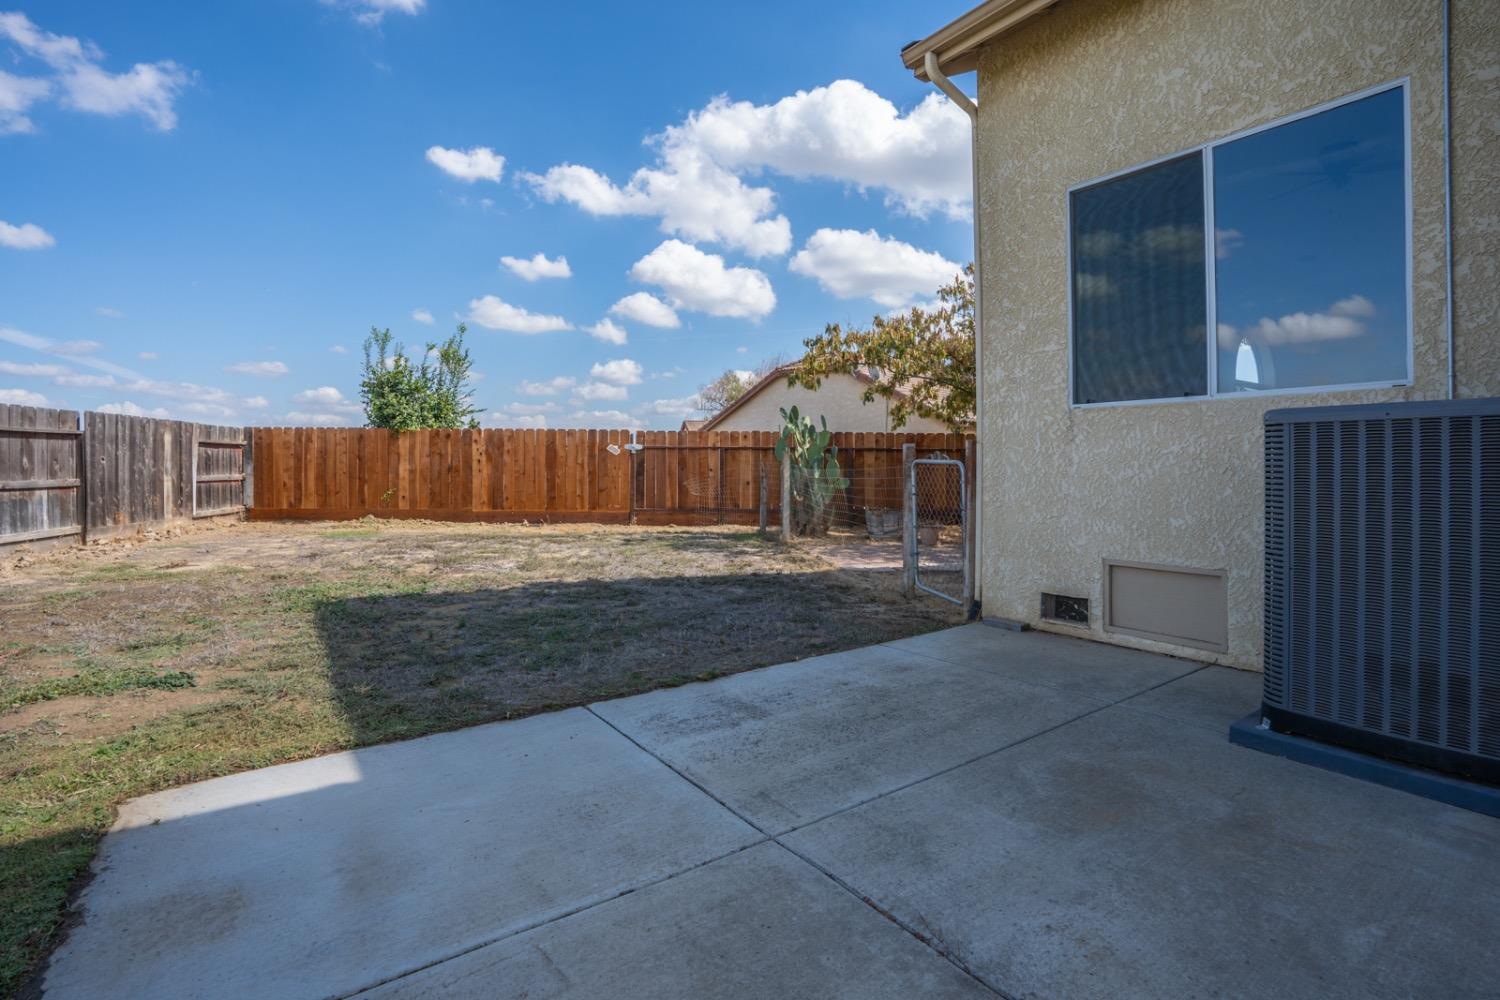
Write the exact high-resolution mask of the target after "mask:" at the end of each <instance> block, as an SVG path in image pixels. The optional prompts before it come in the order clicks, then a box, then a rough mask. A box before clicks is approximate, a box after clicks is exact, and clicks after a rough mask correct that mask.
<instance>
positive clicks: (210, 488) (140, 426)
mask: <svg viewBox="0 0 1500 1000" xmlns="http://www.w3.org/2000/svg"><path fill="white" fill-rule="evenodd" d="M248 437H249V435H248V434H247V433H246V432H245V430H244V428H242V427H224V426H220V425H215V424H192V423H186V422H184V421H180V420H157V419H153V418H150V417H132V416H126V415H124V414H118V413H86V414H84V415H83V420H82V427H81V429H80V426H79V414H78V413H77V411H74V410H49V409H41V408H38V407H27V406H13V405H5V406H0V545H3V544H8V543H13V542H21V541H35V540H38V539H41V538H52V537H58V536H61V535H65V534H70V533H72V534H78V533H83V534H85V535H86V536H90V537H92V536H97V535H109V534H114V533H119V532H134V531H137V530H139V529H141V528H144V527H148V526H151V525H155V524H162V523H166V522H170V521H174V520H178V519H188V518H192V517H195V516H197V517H203V516H208V515H213V514H225V513H235V512H238V511H240V510H242V509H243V507H244V498H245V491H244V479H245V475H246V471H247V470H246V454H247V444H248V442H247V439H248ZM200 477H201V478H200Z"/></svg>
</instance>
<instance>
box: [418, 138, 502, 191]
mask: <svg viewBox="0 0 1500 1000" xmlns="http://www.w3.org/2000/svg"><path fill="white" fill-rule="evenodd" d="M427 160H428V162H429V163H431V164H433V165H434V166H436V167H437V168H438V169H439V170H441V171H443V173H445V174H449V175H450V176H453V177H457V178H458V179H459V180H461V181H467V182H468V183H470V184H472V183H474V182H475V181H498V180H499V179H500V175H501V174H502V173H503V172H504V171H505V157H503V156H500V155H498V154H497V153H496V152H495V151H494V150H493V149H490V148H489V147H488V146H475V147H473V148H472V149H444V148H443V147H442V146H430V147H428V150H427Z"/></svg>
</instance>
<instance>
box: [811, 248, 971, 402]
mask: <svg viewBox="0 0 1500 1000" xmlns="http://www.w3.org/2000/svg"><path fill="white" fill-rule="evenodd" d="M803 343H804V345H805V346H806V347H807V355H806V356H805V357H804V358H803V359H802V362H801V364H800V365H799V366H798V367H797V369H796V371H794V372H792V373H791V374H790V375H789V376H788V377H787V384H788V385H802V386H806V387H807V388H809V389H816V388H818V386H819V385H821V384H822V382H823V379H825V378H827V377H828V376H830V375H853V374H854V373H855V372H857V371H859V370H860V369H862V368H863V369H866V370H873V371H874V372H876V373H877V377H876V380H875V382H874V383H873V384H872V385H869V386H867V387H866V388H865V392H864V400H865V402H866V403H870V402H873V401H874V400H875V397H876V396H882V397H884V398H885V399H888V400H890V403H891V410H890V412H891V427H892V428H899V427H902V426H903V425H905V423H906V421H907V420H908V419H910V418H911V416H912V415H913V414H917V415H920V416H924V417H929V418H931V419H933V420H941V421H942V422H943V423H945V424H947V425H948V426H949V427H951V428H953V429H954V430H955V431H959V432H962V431H965V430H968V429H970V428H971V427H972V426H973V423H974V265H973V264H970V265H969V266H968V267H965V268H964V271H963V273H962V274H958V275H955V276H954V278H953V281H952V282H950V283H949V284H947V285H944V286H943V287H942V288H940V289H938V305H937V306H936V307H934V308H919V307H916V306H913V307H912V308H911V309H910V310H908V311H907V312H905V313H900V314H897V315H893V316H876V317H875V318H874V319H872V320H871V321H870V326H869V328H868V329H865V330H861V329H857V328H851V329H847V330H846V329H844V328H843V327H841V326H840V325H839V324H837V323H830V324H829V325H828V326H827V327H826V328H824V330H823V332H822V334H820V335H819V336H816V337H813V338H811V339H809V340H806V341H804V342H803Z"/></svg>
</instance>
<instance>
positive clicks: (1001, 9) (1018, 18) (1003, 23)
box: [901, 0, 1058, 80]
mask: <svg viewBox="0 0 1500 1000" xmlns="http://www.w3.org/2000/svg"><path fill="white" fill-rule="evenodd" d="M1057 2H1058V0H987V2H985V3H982V4H980V5H979V6H978V7H975V8H974V9H973V10H971V11H969V12H968V13H967V14H964V15H963V16H962V17H959V18H957V19H956V20H953V21H950V22H949V23H947V24H945V25H943V26H942V27H941V28H939V29H938V30H936V31H934V32H933V33H932V34H930V35H928V36H927V37H926V38H924V39H922V40H921V41H920V42H912V43H911V44H909V45H907V46H906V48H904V49H902V50H901V61H902V62H903V63H905V64H906V68H907V69H909V70H911V71H912V72H913V73H915V74H916V76H917V79H919V80H925V79H927V70H926V69H925V68H924V63H925V61H926V57H927V53H929V52H933V53H936V54H937V57H938V66H939V67H940V68H941V69H942V71H943V73H944V74H948V75H951V74H953V73H967V72H969V71H971V70H975V69H978V68H979V47H980V46H981V45H983V44H985V43H986V42H990V41H993V40H995V39H996V38H999V37H1000V36H1001V35H1003V34H1005V33H1006V32H1008V31H1011V30H1012V29H1014V28H1016V27H1017V26H1019V25H1020V24H1021V23H1022V22H1024V21H1029V20H1030V19H1031V18H1032V17H1034V16H1036V15H1037V14H1041V13H1043V12H1045V11H1046V10H1048V9H1049V8H1050V7H1052V5H1053V4H1055V3H1057Z"/></svg>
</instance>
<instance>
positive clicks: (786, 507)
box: [781, 448, 792, 542]
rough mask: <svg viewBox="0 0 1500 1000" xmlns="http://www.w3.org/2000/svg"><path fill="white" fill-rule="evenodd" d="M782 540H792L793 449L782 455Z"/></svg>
mask: <svg viewBox="0 0 1500 1000" xmlns="http://www.w3.org/2000/svg"><path fill="white" fill-rule="evenodd" d="M781 540H782V541H783V542H790V541H791V540H792V450H791V449H790V448H788V449H787V450H786V454H785V455H783V456H782V457H781Z"/></svg>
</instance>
